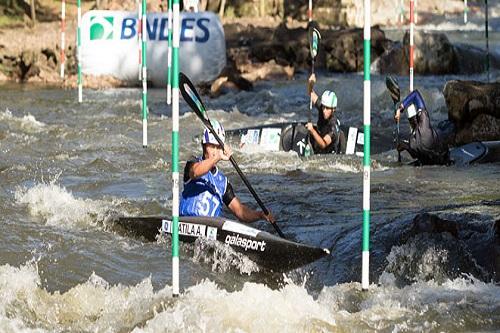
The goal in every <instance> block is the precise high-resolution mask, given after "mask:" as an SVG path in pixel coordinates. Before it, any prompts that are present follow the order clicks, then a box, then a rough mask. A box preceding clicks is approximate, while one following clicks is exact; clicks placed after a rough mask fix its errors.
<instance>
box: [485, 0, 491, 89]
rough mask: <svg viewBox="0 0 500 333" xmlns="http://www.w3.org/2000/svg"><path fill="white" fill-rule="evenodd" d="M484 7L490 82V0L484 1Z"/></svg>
mask: <svg viewBox="0 0 500 333" xmlns="http://www.w3.org/2000/svg"><path fill="white" fill-rule="evenodd" d="M484 7H485V8H484V9H485V15H484V19H485V27H484V28H485V31H486V72H487V73H488V74H487V75H488V82H490V41H489V37H488V30H489V28H488V0H485V1H484Z"/></svg>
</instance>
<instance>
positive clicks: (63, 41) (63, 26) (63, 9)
mask: <svg viewBox="0 0 500 333" xmlns="http://www.w3.org/2000/svg"><path fill="white" fill-rule="evenodd" d="M65 44H66V0H62V1H61V55H60V58H61V79H63V80H64V66H65V65H66V59H65V54H64V51H65V48H66V45H65Z"/></svg>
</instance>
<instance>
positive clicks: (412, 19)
mask: <svg viewBox="0 0 500 333" xmlns="http://www.w3.org/2000/svg"><path fill="white" fill-rule="evenodd" d="M414 5H415V4H414V0H410V92H411V91H413V65H414V64H413V50H414V38H415V36H414V29H415V17H414V9H415V7H414Z"/></svg>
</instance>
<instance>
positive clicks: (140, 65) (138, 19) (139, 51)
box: [136, 0, 142, 81]
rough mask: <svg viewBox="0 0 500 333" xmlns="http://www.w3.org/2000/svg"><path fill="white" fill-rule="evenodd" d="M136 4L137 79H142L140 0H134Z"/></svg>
mask: <svg viewBox="0 0 500 333" xmlns="http://www.w3.org/2000/svg"><path fill="white" fill-rule="evenodd" d="M136 4H137V53H138V66H139V71H138V72H139V75H138V78H139V81H141V80H142V4H141V2H140V0H136Z"/></svg>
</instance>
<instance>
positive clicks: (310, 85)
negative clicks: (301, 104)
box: [307, 73, 316, 95]
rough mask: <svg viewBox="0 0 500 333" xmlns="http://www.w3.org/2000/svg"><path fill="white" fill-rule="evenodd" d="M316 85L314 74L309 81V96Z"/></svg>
mask: <svg viewBox="0 0 500 333" xmlns="http://www.w3.org/2000/svg"><path fill="white" fill-rule="evenodd" d="M315 83H316V75H315V74H314V73H312V74H311V76H309V79H308V80H307V94H309V95H311V92H312V90H313V87H314V84H315Z"/></svg>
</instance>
